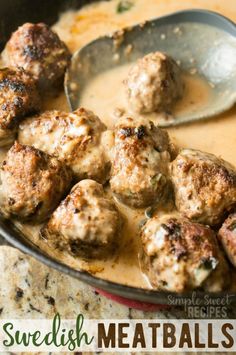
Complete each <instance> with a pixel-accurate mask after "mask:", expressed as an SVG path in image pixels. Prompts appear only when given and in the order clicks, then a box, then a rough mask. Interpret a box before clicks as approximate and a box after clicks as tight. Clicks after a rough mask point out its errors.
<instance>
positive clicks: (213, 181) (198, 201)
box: [170, 149, 236, 225]
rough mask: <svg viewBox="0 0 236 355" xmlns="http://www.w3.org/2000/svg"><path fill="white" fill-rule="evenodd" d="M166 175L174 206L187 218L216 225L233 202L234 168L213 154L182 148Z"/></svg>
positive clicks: (235, 186)
mask: <svg viewBox="0 0 236 355" xmlns="http://www.w3.org/2000/svg"><path fill="white" fill-rule="evenodd" d="M170 172H171V178H172V182H173V184H174V190H175V203H176V207H177V208H178V210H179V211H180V212H182V213H183V214H184V215H185V216H186V217H188V218H190V219H193V220H195V221H197V222H200V223H204V224H209V225H215V224H218V223H220V222H221V221H222V219H223V218H224V215H225V212H226V211H229V210H230V209H231V208H232V206H233V205H235V203H236V172H235V169H234V167H233V166H232V165H231V164H229V163H227V162H226V161H224V160H223V159H220V158H217V157H216V156H214V155H213V154H209V153H203V152H201V151H198V150H193V149H183V150H182V151H181V152H180V154H179V155H178V156H177V158H176V159H175V160H174V161H173V162H172V163H171V166H170Z"/></svg>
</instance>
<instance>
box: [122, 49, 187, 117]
mask: <svg viewBox="0 0 236 355" xmlns="http://www.w3.org/2000/svg"><path fill="white" fill-rule="evenodd" d="M124 84H125V88H126V92H127V97H128V101H129V104H130V105H131V108H132V109H133V110H134V111H136V112H140V113H148V112H154V111H167V110H169V109H170V108H171V107H172V106H173V104H174V103H175V101H176V100H177V99H180V98H181V97H182V96H183V90H184V85H183V80H182V77H181V70H180V68H179V66H178V65H177V63H176V62H175V61H174V60H173V59H172V58H171V57H169V56H167V55H166V54H164V53H161V52H155V53H150V54H147V55H146V56H145V57H143V58H141V59H139V60H138V61H137V63H136V64H134V65H133V66H132V67H131V69H130V71H129V74H128V77H127V79H126V80H125V81H124Z"/></svg>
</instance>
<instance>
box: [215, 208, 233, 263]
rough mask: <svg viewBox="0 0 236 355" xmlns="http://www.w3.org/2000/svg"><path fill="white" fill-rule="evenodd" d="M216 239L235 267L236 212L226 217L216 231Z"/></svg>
mask: <svg viewBox="0 0 236 355" xmlns="http://www.w3.org/2000/svg"><path fill="white" fill-rule="evenodd" d="M218 239H219V241H220V242H221V244H222V246H223V248H224V251H225V253H226V255H227V256H228V258H229V260H230V261H231V263H232V264H233V266H234V267H236V213H232V214H231V215H229V217H228V218H226V220H225V221H224V223H223V225H222V227H221V228H220V230H219V232H218Z"/></svg>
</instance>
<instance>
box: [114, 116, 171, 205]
mask: <svg viewBox="0 0 236 355" xmlns="http://www.w3.org/2000/svg"><path fill="white" fill-rule="evenodd" d="M169 161H170V144H169V137H168V134H167V132H166V131H164V130H161V129H160V128H158V127H156V126H154V124H153V123H152V122H148V123H147V122H142V120H141V121H139V120H133V119H132V118H128V119H126V120H124V121H122V122H121V123H119V125H118V126H117V127H116V130H115V146H114V157H113V162H112V173H111V180H110V185H111V189H112V191H113V193H114V194H115V195H116V196H117V198H118V199H120V200H121V201H122V202H123V203H125V204H127V205H129V206H132V207H145V206H148V205H151V204H153V203H154V202H156V201H157V200H160V199H161V198H162V196H163V193H164V190H165V189H166V188H167V186H168V178H167V173H168V163H169Z"/></svg>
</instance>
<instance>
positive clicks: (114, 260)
mask: <svg viewBox="0 0 236 355" xmlns="http://www.w3.org/2000/svg"><path fill="white" fill-rule="evenodd" d="M118 2H119V1H118V0H112V1H109V2H100V3H97V4H91V5H88V6H86V7H84V8H83V9H81V10H79V11H75V12H72V11H70V12H67V13H65V14H63V15H62V16H61V19H60V20H59V21H58V23H57V24H55V26H54V30H55V31H56V32H57V33H58V34H59V36H60V37H61V39H62V40H64V41H65V42H66V43H67V44H68V46H69V47H70V49H71V50H72V51H75V50H77V49H79V48H80V47H81V46H83V45H85V44H86V43H88V42H90V41H91V40H93V39H95V38H97V37H98V36H101V35H104V34H107V33H110V32H112V31H115V30H118V29H121V28H123V27H126V26H129V25H133V24H135V23H137V22H142V21H144V20H148V19H151V18H154V17H158V16H161V15H164V14H167V13H170V12H173V11H176V10H181V9H187V8H205V9H210V10H213V11H218V12H220V13H221V14H223V15H225V16H228V17H229V18H231V19H233V20H236V2H235V1H233V0H232V1H227V2H223V1H221V0H190V1H187V0H182V1H178V2H177V1H176V0H149V1H147V0H133V3H134V6H133V7H132V8H131V9H130V10H129V11H126V12H124V13H122V14H118V13H117V12H116V8H117V4H118ZM127 70H128V66H124V67H119V68H117V69H113V71H112V72H107V73H104V74H103V75H102V76H99V77H97V78H94V80H93V81H91V82H90V83H88V86H87V88H86V90H85V91H84V93H83V97H82V104H83V105H84V106H86V107H87V108H89V109H92V110H94V112H95V113H96V114H98V115H99V116H100V118H101V119H102V120H103V121H104V122H105V123H106V124H107V126H108V127H112V126H113V125H114V122H115V120H117V115H116V112H115V113H114V111H115V108H117V107H121V108H122V107H124V106H125V98H124V94H123V93H122V90H121V86H122V80H123V78H124V77H125V75H126V73H127ZM185 81H186V87H187V89H188V88H191V89H192V90H191V92H190V90H187V91H188V92H189V94H188V95H187V97H185V103H184V101H183V102H180V103H179V104H178V105H177V107H176V110H182V109H183V108H185V107H186V105H187V102H188V107H190V106H191V105H192V109H194V108H196V106H197V105H202V104H205V102H206V101H205V100H206V99H207V95H208V88H207V84H206V83H202V81H201V80H200V79H198V78H195V79H194V78H192V79H189V77H186V78H185ZM101 88H102V90H101ZM187 91H186V92H187ZM117 92H119V93H120V94H119V95H118V94H115V95H114V93H117ZM43 108H44V109H62V110H68V107H67V104H66V99H65V96H64V94H63V93H62V94H61V95H59V96H58V97H56V98H53V99H52V98H48V99H45V102H44V107H43ZM155 119H157V120H158V115H155ZM168 131H169V134H170V136H171V139H172V140H173V142H174V143H176V144H177V145H178V146H184V147H189V148H195V149H201V150H203V151H207V152H211V153H214V154H216V155H218V156H221V157H223V158H224V159H226V160H228V161H229V162H231V163H233V164H234V165H235V166H236V154H235V147H236V135H235V132H236V108H233V109H231V110H230V111H229V112H227V113H225V114H223V115H220V116H218V117H217V118H216V119H214V120H209V121H205V122H201V123H195V124H191V125H186V126H181V127H177V128H172V129H169V130H168ZM117 204H118V207H119V209H120V211H121V213H122V215H123V216H124V220H125V223H124V228H123V235H122V236H121V237H120V239H121V243H120V248H119V250H118V251H117V254H116V255H114V256H111V258H109V260H105V261H96V262H86V261H83V260H78V259H74V258H72V257H68V256H65V255H62V254H55V251H52V250H50V249H49V248H47V247H46V245H45V243H44V241H42V240H39V238H38V230H39V227H32V226H21V225H20V224H19V223H17V225H18V227H19V228H20V229H23V231H24V233H25V234H26V235H28V237H29V238H30V239H31V240H32V241H33V242H34V243H35V244H37V245H38V246H39V247H40V248H42V249H43V250H45V251H46V252H47V253H48V254H50V255H52V256H54V257H56V258H58V259H60V260H61V261H63V262H64V263H66V264H68V265H70V266H72V267H74V268H83V269H86V270H88V271H89V272H91V273H93V274H96V276H98V277H101V278H105V279H109V280H112V281H115V282H119V283H123V284H129V285H133V286H139V287H144V288H149V287H150V285H149V283H148V281H147V279H146V277H145V276H144V275H143V274H142V273H141V271H140V268H139V262H138V253H139V250H140V245H139V244H140V241H139V238H138V229H139V223H140V220H142V219H143V218H144V211H143V210H139V211H137V210H132V209H130V208H128V207H125V206H123V205H121V204H119V203H117Z"/></svg>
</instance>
